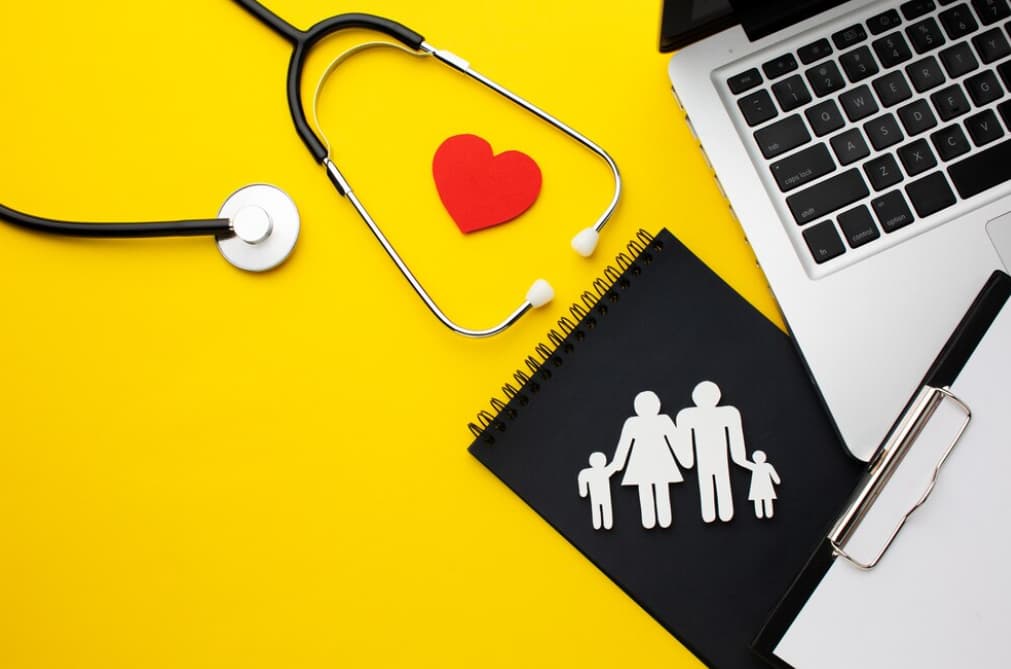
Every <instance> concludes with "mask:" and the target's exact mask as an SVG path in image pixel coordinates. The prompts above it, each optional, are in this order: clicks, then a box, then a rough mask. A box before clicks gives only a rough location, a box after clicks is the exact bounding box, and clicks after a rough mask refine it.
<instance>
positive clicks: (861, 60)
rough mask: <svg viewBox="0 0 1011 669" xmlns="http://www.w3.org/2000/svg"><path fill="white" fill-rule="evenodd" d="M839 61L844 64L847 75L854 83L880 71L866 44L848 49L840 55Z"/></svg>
mask: <svg viewBox="0 0 1011 669" xmlns="http://www.w3.org/2000/svg"><path fill="white" fill-rule="evenodd" d="M839 63H840V64H842V66H843V69H844V70H846V76H847V77H849V80H850V81H852V82H853V83H857V82H858V81H863V80H864V79H866V78H867V77H871V76H874V75H875V74H877V73H878V64H877V63H875V62H874V56H872V55H871V50H870V49H868V48H867V47H866V46H862V47H860V48H857V49H853V50H852V51H847V52H846V53H844V54H843V55H841V56H839Z"/></svg>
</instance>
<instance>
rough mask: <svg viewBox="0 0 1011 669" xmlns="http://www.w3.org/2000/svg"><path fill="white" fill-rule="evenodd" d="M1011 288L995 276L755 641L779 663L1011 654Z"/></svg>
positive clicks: (940, 662) (927, 660) (992, 661)
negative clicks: (1006, 526) (1010, 532)
mask: <svg viewBox="0 0 1011 669" xmlns="http://www.w3.org/2000/svg"><path fill="white" fill-rule="evenodd" d="M1009 296H1011V276H1009V275H1007V274H1005V273H1004V272H1000V271H998V272H994V273H993V275H991V277H990V278H989V280H988V281H987V282H986V284H985V285H984V287H983V289H982V290H981V292H980V293H979V295H978V296H977V298H976V299H975V301H974V302H973V303H972V305H971V306H970V308H969V310H968V311H967V312H966V314H965V316H964V317H963V319H962V320H961V322H960V323H959V324H958V327H957V328H955V330H954V332H953V334H952V335H951V337H950V338H949V340H948V342H947V343H946V344H945V346H944V348H943V349H942V351H941V353H940V355H939V356H938V357H937V359H936V360H935V361H934V363H933V364H932V365H931V367H930V369H929V370H928V372H927V374H926V376H925V377H924V379H923V382H922V384H921V387H920V389H919V390H918V391H917V392H916V393H915V394H914V396H913V397H912V399H911V400H910V401H909V403H908V404H907V405H906V407H905V409H904V410H903V412H902V414H901V415H900V417H899V418H898V420H897V421H896V422H895V424H894V425H893V427H892V429H891V431H890V432H889V434H888V436H887V437H886V438H885V440H884V442H883V443H882V445H881V446H880V447H879V449H878V452H877V454H876V455H875V457H874V458H873V459H872V460H871V462H870V463H869V465H868V469H867V472H866V473H865V475H864V477H863V479H862V481H861V482H860V484H858V486H857V488H856V490H855V492H854V494H853V495H852V497H851V498H850V500H849V501H848V502H847V504H846V505H845V506H844V507H843V509H842V510H841V513H840V514H839V516H838V518H837V520H836V521H835V523H834V524H833V526H832V527H831V528H830V529H829V530H828V531H827V533H826V536H825V538H824V540H823V541H822V542H821V543H820V545H819V546H818V547H817V549H816V550H815V552H814V554H813V555H812V556H811V558H810V559H809V561H808V563H807V565H806V567H805V568H804V570H803V571H802V572H801V573H800V575H799V576H798V577H797V578H796V580H795V581H794V583H793V585H792V586H791V588H790V590H789V591H788V592H787V594H786V595H785V596H784V597H783V599H782V600H781V602H780V604H779V605H778V607H777V608H776V610H775V611H774V613H773V615H772V616H771V617H770V619H769V620H768V622H767V623H766V625H765V627H764V628H763V630H762V632H761V633H760V634H759V636H758V637H757V638H756V640H755V642H754V644H753V646H754V649H755V650H756V652H758V653H759V654H760V655H762V656H764V657H765V658H766V659H767V660H768V661H770V662H771V663H772V664H773V665H775V666H778V667H791V668H793V669H804V668H806V667H810V666H818V667H846V666H861V667H865V668H871V667H877V666H881V667H894V666H917V667H933V666H936V667H945V666H953V665H962V666H983V665H985V666H994V665H1002V666H1004V665H1007V664H1008V663H1009V661H1011V649H1009V648H1008V646H1007V644H1006V642H1005V641H1003V636H1002V635H1001V634H1000V633H999V632H998V630H1000V629H1006V628H1007V626H1008V625H1009V624H1011V576H1009V575H1008V574H1007V571H1008V570H1007V569H1006V568H1003V569H1001V568H1000V567H998V566H996V565H999V564H1001V563H1002V562H1003V563H1005V564H1006V561H1005V559H1004V557H1007V558H1011V538H1008V537H1007V533H1006V532H1000V531H994V530H995V528H994V527H991V526H992V525H993V523H994V522H998V521H999V520H1000V519H1001V518H1004V520H1005V522H1006V517H1005V516H1003V514H1005V513H1006V511H1007V510H1008V509H1011V505H1008V504H1007V502H1008V501H1011V493H1009V492H1006V491H1007V490H1009V489H1011V486H1008V485H1007V480H1009V479H1011V417H1009V416H1011V413H1009V411H1008V409H1011V309H1005V307H1006V306H1007V304H1008V298H1009ZM1002 407H1003V410H1001V409H1002ZM1000 437H1004V439H1003V440H1002V439H1001V438H1000ZM1001 441H1003V442H1007V443H1006V444H1001V443H999V442H1001ZM1005 451H1007V452H1008V455H1007V456H1005V455H1004V452H1005ZM1005 458H1006V460H1007V462H1006V464H1007V469H1004V468H1002V465H1003V464H1004V460H1005ZM1002 496H1003V497H1002ZM998 527H999V526H998ZM974 528H975V529H974ZM1001 572H1003V573H1001Z"/></svg>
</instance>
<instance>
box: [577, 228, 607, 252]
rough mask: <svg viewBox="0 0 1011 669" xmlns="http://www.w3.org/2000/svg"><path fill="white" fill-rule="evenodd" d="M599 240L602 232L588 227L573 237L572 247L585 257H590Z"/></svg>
mask: <svg viewBox="0 0 1011 669" xmlns="http://www.w3.org/2000/svg"><path fill="white" fill-rule="evenodd" d="M598 241H600V233H599V232H597V231H596V230H594V229H593V228H586V229H585V230H581V231H580V232H579V234H578V235H576V236H575V237H573V238H572V249H573V250H574V251H575V252H576V253H578V254H579V255H581V256H583V257H584V258H589V257H590V256H592V255H593V252H594V251H596V250H597V242H598Z"/></svg>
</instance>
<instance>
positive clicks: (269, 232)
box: [0, 0, 621, 337]
mask: <svg viewBox="0 0 1011 669" xmlns="http://www.w3.org/2000/svg"><path fill="white" fill-rule="evenodd" d="M233 1H234V2H236V3H237V4H239V5H240V6H242V7H243V8H244V9H245V10H246V11H248V12H249V13H250V14H252V15H253V16H255V17H256V18H257V19H259V20H260V21H261V22H262V23H263V24H265V25H266V26H268V27H269V28H271V29H272V30H273V31H274V32H275V33H277V34H278V35H280V36H281V37H283V38H285V39H286V40H288V42H290V43H291V45H292V54H291V61H290V62H289V65H288V81H287V95H288V109H289V111H290V113H291V119H292V122H293V123H294V125H295V130H296V131H297V132H298V134H299V137H301V138H302V141H303V142H304V143H305V146H306V148H308V150H309V153H311V154H312V157H313V158H314V159H315V160H316V162H318V163H319V164H320V165H322V166H323V167H324V169H325V170H326V173H327V177H328V178H329V179H330V181H331V182H332V183H333V185H334V188H336V189H337V192H338V193H339V194H340V195H342V196H343V197H344V198H346V199H347V200H348V201H349V202H350V203H351V206H353V207H354V208H355V211H357V212H358V215H359V216H360V217H361V218H362V220H363V221H364V222H365V224H366V225H367V226H368V227H369V229H370V230H371V231H372V234H374V235H375V237H376V239H377V240H379V243H380V244H381V245H382V247H383V249H385V251H386V253H387V254H388V255H389V256H390V258H391V259H392V260H393V262H394V263H395V264H396V265H397V267H398V268H399V269H400V271H401V273H402V274H403V275H404V277H405V278H406V279H407V281H408V282H409V283H410V284H411V287H412V288H414V290H415V292H416V293H417V294H418V296H419V297H420V298H421V299H422V300H423V301H424V303H425V304H426V305H427V306H428V308H429V309H430V310H431V311H432V313H433V314H434V315H435V317H436V318H438V319H439V320H440V321H441V322H442V323H443V324H444V325H446V327H448V328H450V329H451V330H453V331H454V332H457V333H459V334H461V335H465V336H468V337H489V336H491V335H495V334H498V333H500V332H502V331H503V330H505V329H506V328H508V327H509V326H511V325H512V324H513V323H515V322H516V321H517V320H519V319H520V317H522V316H523V315H524V314H525V313H526V312H527V311H529V310H530V309H532V308H536V307H540V306H543V305H544V304H547V303H548V302H550V301H551V299H552V297H553V290H552V289H551V286H550V285H549V284H548V283H547V282H546V281H544V280H543V279H538V280H537V281H535V282H534V284H533V285H532V286H531V288H530V290H529V291H528V292H527V294H526V296H525V298H524V301H523V303H522V304H521V305H520V306H519V308H517V309H516V310H515V311H513V312H512V313H511V314H510V315H509V316H508V317H507V318H506V319H505V320H503V321H502V322H501V323H499V324H498V325H495V326H493V327H489V328H486V329H470V328H465V327H461V326H459V325H457V324H456V323H455V322H454V321H453V320H451V319H450V318H449V317H448V316H447V315H446V314H445V313H443V311H442V310H441V309H440V308H439V307H438V305H437V304H436V303H435V301H434V300H433V299H432V297H431V296H430V295H429V293H428V291H426V290H425V288H424V287H423V286H422V284H421V282H420V281H418V279H417V277H415V276H414V273H413V272H411V270H410V268H408V266H407V265H406V263H405V262H404V261H403V259H402V258H401V257H400V255H399V254H398V253H397V251H396V250H395V249H394V248H393V245H392V244H391V243H390V241H389V240H388V239H387V238H386V236H385V235H384V234H383V232H382V230H380V228H379V226H378V225H377V224H376V222H375V220H373V218H372V216H371V215H370V214H369V213H368V211H367V210H366V209H365V207H364V205H363V204H362V202H361V200H359V199H358V197H357V196H356V195H355V193H354V191H353V190H352V188H351V185H350V184H349V183H348V180H347V178H346V177H345V176H344V174H343V173H342V172H341V170H340V169H338V167H337V165H336V164H334V162H333V160H332V159H331V157H330V150H329V146H328V144H327V143H326V141H325V136H324V138H321V137H320V135H321V134H322V133H321V132H320V133H319V134H317V131H316V130H314V129H313V127H312V126H311V125H310V124H309V121H308V119H307V117H306V112H305V109H304V107H303V104H302V98H301V89H302V71H303V68H304V65H305V62H306V60H307V59H308V57H309V54H310V52H311V51H312V49H313V47H315V46H316V45H317V44H319V43H320V42H321V41H322V40H324V39H325V38H327V37H329V36H330V35H333V34H334V33H337V32H339V31H342V30H350V29H364V30H370V31H373V32H377V33H381V34H384V35H386V36H388V37H392V38H393V39H395V40H396V41H397V42H399V44H396V43H391V42H385V41H384V42H369V43H365V44H362V45H359V46H357V47H355V48H353V49H351V50H350V51H348V52H345V53H344V54H342V55H341V56H339V57H338V58H337V59H336V60H334V61H333V62H332V63H331V64H330V66H329V67H328V68H327V70H326V72H325V73H324V74H323V76H322V78H321V80H320V82H319V84H318V85H317V88H316V93H315V95H314V97H313V114H314V119H315V113H316V108H317V104H318V99H319V91H320V88H321V87H322V84H323V82H324V81H325V80H326V78H327V77H328V76H329V75H330V73H332V72H333V70H334V69H335V68H336V66H337V65H338V64H340V63H341V62H343V61H344V60H345V59H346V58H347V57H348V56H350V55H351V54H353V53H356V52H358V51H361V50H362V49H364V48H370V47H374V46H392V47H397V48H400V49H402V50H404V51H407V52H408V53H411V54H413V55H417V56H434V57H435V58H436V59H437V60H439V61H441V62H442V63H445V64H446V65H448V66H449V67H451V68H453V69H454V70H457V71H458V72H462V73H463V74H465V75H467V76H468V77H470V78H472V79H474V80H476V81H478V82H480V83H482V84H484V85H485V86H487V87H488V88H490V89H492V90H493V91H495V92H496V93H498V94H499V95H501V96H503V97H505V98H506V99H508V100H510V101H511V102H513V103H515V104H517V105H519V106H520V107H522V108H523V109H525V110H527V111H528V112H530V113H531V114H534V115H535V116H537V117H539V118H540V119H542V120H544V121H546V122H547V123H549V124H551V125H552V126H554V127H555V128H557V129H559V130H561V131H562V132H564V133H565V134H566V135H568V136H569V137H571V138H572V139H574V140H576V141H577V142H579V143H580V144H582V145H583V146H585V147H586V148H587V149H589V150H590V151H592V152H593V153H595V154H597V155H598V156H600V158H602V159H603V160H604V162H606V163H607V165H608V167H609V168H610V169H611V172H612V174H613V176H614V195H613V196H612V198H611V201H610V203H609V204H608V205H607V207H606V208H605V209H604V212H603V213H602V214H601V215H600V217H599V218H598V219H597V221H596V222H595V223H594V224H593V225H592V226H591V227H588V228H586V229H584V230H582V231H581V232H579V234H577V235H576V236H575V237H574V238H573V240H572V247H573V249H575V250H576V251H577V252H578V253H579V254H581V255H583V256H589V255H591V254H592V253H593V251H594V249H595V248H596V246H597V240H598V238H599V234H600V231H601V229H602V228H603V227H604V225H605V224H606V223H607V221H608V219H610V218H611V215H612V214H613V213H614V210H615V208H616V207H617V205H618V199H619V197H620V195H621V175H620V174H619V172H618V167H617V165H616V164H615V162H614V160H612V158H611V157H610V156H609V155H608V154H607V152H606V151H604V150H603V149H602V148H600V147H599V146H597V145H596V144H595V143H593V142H592V141H590V140H589V139H587V138H586V137H584V136H583V135H581V134H580V133H578V132H576V131H575V130H573V129H572V128H570V127H569V126H567V125H565V124H564V123H562V122H561V121H559V120H558V119H556V118H554V117H553V116H551V115H550V114H548V113H547V112H545V111H543V110H541V109H539V108H538V107H536V106H534V105H532V104H530V103H529V102H527V101H526V100H524V99H523V98H521V97H519V96H518V95H516V94H514V93H512V92H510V91H509V90H507V89H505V88H503V87H502V86H500V85H499V84H497V83H495V82H494V81H492V80H490V79H488V78H487V77H485V76H483V75H482V74H480V73H478V72H476V71H474V70H473V69H472V68H471V67H470V64H469V63H468V62H467V61H465V60H463V59H462V58H460V57H459V56H457V55H455V54H453V53H451V52H449V51H445V50H442V49H436V48H435V47H433V46H432V45H430V44H429V43H428V42H426V41H425V39H424V37H422V36H421V35H419V34H418V33H416V32H414V31H413V30H411V29H409V28H407V27H405V26H403V25H401V24H399V23H397V22H395V21H391V20H389V19H386V18H382V17H379V16H373V15H370V14H339V15H337V16H331V17H330V18H327V19H323V20H322V21H320V22H318V23H316V24H315V25H314V26H312V27H311V28H309V29H308V30H299V29H298V28H296V27H294V26H292V25H291V24H290V23H288V22H287V21H285V20H284V19H282V18H280V17H279V16H277V15H276V14H274V13H273V12H272V11H270V10H269V9H267V8H266V7H264V6H263V5H262V4H260V3H259V2H257V0H233ZM401 45H402V46H401ZM316 127H317V128H318V127H319V123H318V122H317V123H316ZM0 218H2V219H4V220H6V221H7V222H9V223H12V224H14V225H16V226H19V227H21V228H25V229H28V230H33V231H37V232H46V233H51V234H59V235H70V236H78V237H109V238H111V237H120V238H124V237H177V236H196V235H208V236H213V237H214V238H215V239H216V241H217V245H218V250H219V251H220V252H221V254H222V255H223V256H224V257H225V259H226V260H228V262H230V263H231V264H232V265H234V266H235V267H238V268H240V269H243V270H247V271H251V272H262V271H266V270H269V269H273V268H274V267H277V266H278V265H280V264H281V263H282V262H284V261H285V259H287V257H288V256H289V255H290V253H291V251H292V249H293V248H294V247H295V242H296V241H297V240H298V234H299V226H300V224H299V214H298V209H297V208H296V206H295V203H294V202H292V200H291V198H290V197H288V195H287V194H285V193H284V191H282V190H280V189H279V188H277V187H275V186H271V185H266V184H255V185H251V186H246V187H245V188H242V189H240V190H238V191H236V192H235V193H233V194H232V195H231V196H229V198H228V199H227V200H226V201H225V203H224V204H223V205H222V207H221V209H220V211H219V212H218V217H217V218H212V219H188V220H179V221H157V222H143V223H141V222H137V223H132V222H131V223H95V222H78V221H61V220H54V219H49V218H41V217H38V216H33V215H31V214H26V213H22V212H20V211H16V210H14V209H11V208H9V207H6V206H4V205H2V204H0Z"/></svg>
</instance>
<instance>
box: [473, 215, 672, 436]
mask: <svg viewBox="0 0 1011 669" xmlns="http://www.w3.org/2000/svg"><path fill="white" fill-rule="evenodd" d="M650 249H652V250H654V251H661V250H663V245H662V244H661V243H660V242H657V241H654V239H653V235H651V234H650V233H648V232H646V230H643V229H641V228H640V229H639V231H638V232H637V233H636V235H635V238H634V239H632V240H631V241H629V242H628V244H627V245H626V246H625V251H622V252H621V253H619V254H618V255H617V256H615V258H614V262H615V264H617V265H618V268H620V269H618V268H615V267H614V266H613V265H608V266H607V267H605V268H604V272H603V275H602V276H600V277H597V278H596V279H594V281H593V284H592V286H591V288H592V290H586V291H583V293H582V294H581V295H580V296H579V299H578V300H577V301H576V302H573V303H572V305H571V306H569V315H568V316H562V317H561V318H559V319H558V322H557V327H555V328H552V329H551V330H548V332H547V334H546V335H545V337H544V338H545V340H546V342H547V343H545V342H540V343H538V344H537V346H535V347H534V351H533V353H532V354H530V355H528V356H527V357H526V359H525V360H524V361H523V365H524V366H525V368H526V371H524V370H523V369H522V368H521V369H517V370H516V371H515V372H513V378H512V381H507V382H506V383H504V384H502V396H503V397H504V398H505V399H504V400H503V399H502V398H500V397H492V398H491V400H490V402H489V404H490V406H491V411H488V410H481V411H479V412H478V413H477V419H476V421H475V422H473V423H468V424H467V429H468V430H470V432H471V434H473V435H474V437H475V438H483V440H484V442H485V443H487V444H494V443H495V437H494V435H493V434H492V431H493V430H494V431H497V432H505V431H506V422H505V421H504V420H502V416H503V415H504V416H505V417H506V418H508V419H510V420H512V419H513V418H516V416H517V414H518V413H519V412H518V411H517V410H516V409H515V408H514V407H513V406H512V405H511V404H510V403H512V402H514V401H515V403H516V404H518V405H519V406H521V407H523V406H526V405H527V404H529V402H530V395H535V394H537V393H538V392H540V389H541V385H540V383H541V382H543V381H548V380H550V379H551V376H552V373H551V369H550V367H561V366H562V365H563V364H564V362H565V360H564V357H563V356H564V355H565V354H567V353H571V352H572V351H573V350H574V349H575V345H574V344H572V342H571V341H566V339H567V338H568V337H569V336H570V335H571V337H572V338H573V339H575V340H576V341H577V342H580V341H582V340H583V339H585V337H586V331H587V330H592V329H594V328H595V327H596V326H597V317H598V316H606V315H607V305H606V304H605V303H604V302H605V301H607V302H610V303H612V304H613V303H615V302H617V301H618V300H619V299H620V297H619V294H618V292H616V291H615V288H616V287H617V288H618V289H619V290H625V289H626V288H628V287H629V285H631V282H630V281H629V280H628V278H627V277H626V274H631V275H632V276H639V274H640V273H642V267H640V265H639V263H640V262H641V263H642V264H646V265H648V264H649V263H651V262H653V256H652V255H650V253H649V251H650ZM514 383H515V385H514Z"/></svg>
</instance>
